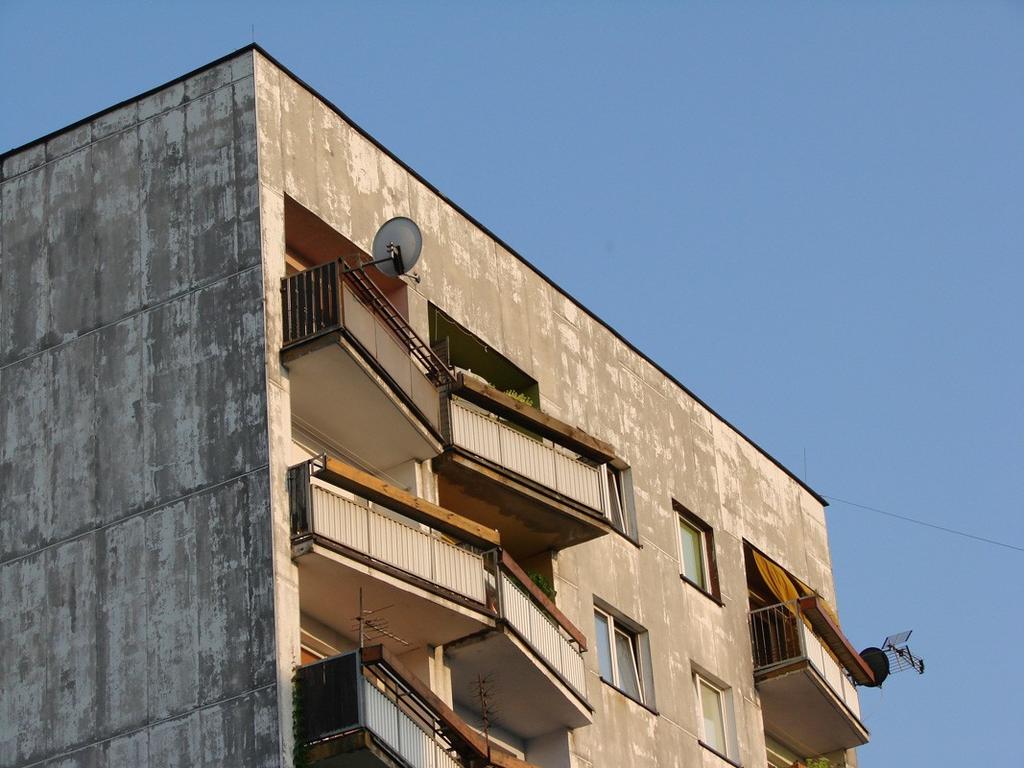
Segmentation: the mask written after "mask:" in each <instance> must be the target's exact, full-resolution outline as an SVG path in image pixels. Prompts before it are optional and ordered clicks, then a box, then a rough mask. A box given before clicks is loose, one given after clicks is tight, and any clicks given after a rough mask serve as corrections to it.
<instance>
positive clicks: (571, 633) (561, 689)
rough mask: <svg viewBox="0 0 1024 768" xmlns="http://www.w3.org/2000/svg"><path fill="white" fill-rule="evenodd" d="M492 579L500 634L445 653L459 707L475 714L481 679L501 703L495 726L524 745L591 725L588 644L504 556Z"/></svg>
mask: <svg viewBox="0 0 1024 768" xmlns="http://www.w3.org/2000/svg"><path fill="white" fill-rule="evenodd" d="M495 574H496V585H497V601H498V616H499V617H500V619H501V624H502V631H501V632H492V633H483V634H479V635H474V636H470V637H467V638H465V639H463V640H459V641H456V642H455V643H452V644H451V645H449V646H448V647H447V648H446V649H445V652H446V654H447V655H448V658H449V659H450V660H451V662H452V664H451V670H452V691H453V694H452V695H453V698H454V700H455V702H456V704H458V705H459V706H460V707H462V708H464V709H468V710H472V711H477V710H478V708H479V703H478V701H477V700H476V697H475V696H474V695H473V692H474V684H475V683H476V681H477V680H478V679H480V678H483V679H486V680H488V681H489V685H490V687H491V688H492V690H493V692H494V695H495V697H496V698H497V700H498V701H499V702H500V704H499V706H498V710H499V711H498V713H497V715H496V717H495V719H496V721H497V722H498V723H499V724H500V725H502V726H503V727H505V728H507V729H508V730H510V731H512V732H513V733H515V734H517V735H519V736H521V737H522V738H527V739H529V738H533V737H535V736H540V735H542V734H545V733H550V732H551V731H553V730H556V729H559V728H578V727H580V726H583V725H588V724H589V723H590V722H591V721H592V709H591V707H590V704H589V703H588V701H587V680H586V665H585V664H584V661H583V655H582V654H583V652H584V651H585V650H586V638H585V637H584V636H583V634H582V633H581V632H580V631H579V630H578V629H577V628H576V627H575V626H573V624H572V623H571V622H570V621H569V620H568V619H567V618H565V616H564V615H563V614H562V612H561V611H559V610H558V608H557V607H555V605H554V604H553V603H552V602H551V601H550V600H549V599H548V598H547V597H546V596H545V595H544V594H543V593H542V592H540V590H538V589H537V587H536V586H535V585H534V584H533V582H532V581H531V580H530V578H529V577H528V576H527V575H526V574H525V573H523V571H522V570H521V569H520V568H519V566H518V565H516V563H515V561H514V560H512V559H511V558H510V557H509V556H508V555H507V554H505V553H502V554H501V555H500V556H499V557H498V562H497V563H496V568H495ZM538 660H539V661H540V662H541V663H537V661H538Z"/></svg>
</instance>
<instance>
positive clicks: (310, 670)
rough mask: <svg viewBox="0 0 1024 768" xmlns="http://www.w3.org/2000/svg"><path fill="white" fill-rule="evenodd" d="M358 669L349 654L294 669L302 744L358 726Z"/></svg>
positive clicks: (356, 659) (356, 660)
mask: <svg viewBox="0 0 1024 768" xmlns="http://www.w3.org/2000/svg"><path fill="white" fill-rule="evenodd" d="M358 665H359V654H357V653H349V654H345V655H344V656H335V657H333V658H330V659H325V660H324V661H321V662H318V663H316V664H310V665H308V666H304V667H299V668H298V670H297V671H296V677H297V679H296V682H297V684H298V686H299V695H300V696H301V697H302V711H303V721H304V731H305V732H304V733H303V734H302V738H303V740H304V741H305V742H306V743H311V742H314V741H318V740H319V739H323V738H326V737H328V736H331V735H332V734H335V733H340V732H342V731H345V730H347V729H349V728H353V727H355V726H358V725H359V694H358V691H357V688H356V686H357V685H358V684H359V681H360V680H362V675H361V674H359V667H358Z"/></svg>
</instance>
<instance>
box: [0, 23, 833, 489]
mask: <svg viewBox="0 0 1024 768" xmlns="http://www.w3.org/2000/svg"><path fill="white" fill-rule="evenodd" d="M251 51H256V52H257V53H259V54H260V55H261V56H263V57H264V58H266V59H267V60H268V61H269V62H270V63H271V64H273V65H274V66H275V67H277V68H278V69H279V70H281V71H282V72H283V73H284V74H286V75H287V76H288V77H290V78H291V79H292V80H294V81H295V82H296V83H298V84H299V85H300V86H302V87H303V88H305V89H306V90H307V91H309V92H310V94H312V95H313V96H315V97H316V98H317V99H319V100H320V101H322V102H323V103H324V104H325V105H326V106H327V107H328V108H330V110H331V111H332V112H334V113H335V114H336V115H338V117H340V118H341V119H342V120H344V121H345V122H346V123H348V124H349V125H350V126H351V127H352V128H353V129H354V130H355V131H356V132H358V133H359V135H360V136H362V137H363V138H365V139H366V140H367V141H369V142H370V143H371V144H373V145H374V146H375V147H377V149H379V150H380V151H381V152H383V153H384V154H386V155H387V156H388V157H389V158H391V159H392V160H394V161H395V162H396V163H398V165H399V166H401V167H402V169H403V170H405V171H406V172H407V173H409V174H410V175H412V176H413V177H414V178H415V179H416V180H417V181H419V182H420V183H421V184H423V185H424V186H425V187H427V189H429V190H430V191H431V192H433V193H434V194H435V195H437V196H438V197H439V198H440V199H441V200H443V201H444V202H445V203H447V204H448V205H450V206H451V207H452V208H454V209H455V210H456V211H458V212H459V213H460V214H461V215H462V216H465V217H466V220H467V221H469V222H470V223H471V224H472V225H473V226H475V227H477V228H478V229H479V230H480V231H481V232H483V233H484V234H486V235H487V236H488V237H490V238H491V239H492V240H494V242H496V243H497V244H498V245H500V246H501V247H502V248H504V249H505V250H506V251H508V252H509V253H510V254H512V255H513V256H514V257H515V258H517V259H519V261H521V262H522V263H523V264H524V265H525V266H526V267H527V268H528V269H530V270H531V271H532V272H533V273H534V274H536V275H537V276H538V277H539V278H540V279H541V280H543V281H544V282H546V283H547V284H548V285H550V286H551V287H552V288H554V289H555V290H557V291H558V292H559V293H560V294H562V295H563V296H565V297H566V298H567V299H568V300H569V301H571V302H572V303H573V304H574V305H575V306H576V307H577V308H578V309H580V310H581V311H582V312H584V313H586V315H587V316H588V317H590V318H591V319H592V320H594V321H596V322H597V323H598V324H600V325H601V326H602V327H604V328H605V329H607V330H608V331H610V332H611V334H612V335H613V336H614V337H615V338H616V339H618V340H619V341H620V342H622V343H623V344H624V345H625V346H626V347H627V348H628V349H629V350H631V351H632V352H634V353H635V354H637V355H639V356H640V357H641V358H643V359H644V360H645V361H647V362H648V363H649V364H650V365H652V366H653V367H654V368H655V370H657V371H658V372H659V373H660V374H661V375H663V376H664V377H665V378H667V379H668V380H669V381H670V382H672V383H673V384H675V385H676V386H677V387H679V389H681V390H682V391H683V392H685V393H686V394H687V395H689V396H690V397H691V398H693V399H694V400H695V401H696V402H697V403H698V404H700V406H701V407H703V408H705V409H706V410H707V411H708V412H709V413H710V414H711V415H712V416H714V417H715V418H716V419H718V420H719V421H721V422H722V423H723V424H725V425H726V426H727V427H729V429H731V430H732V431H734V432H735V433H736V434H737V435H739V436H740V437H741V438H743V439H744V440H746V441H747V442H748V443H750V445H751V446H752V447H753V448H754V449H755V450H756V451H757V452H758V453H760V454H761V455H762V456H764V457H765V458H766V459H768V461H770V462H771V463H772V464H773V465H774V466H775V467H776V468H778V469H780V470H781V471H782V472H783V473H784V474H786V475H787V476H788V477H789V478H790V479H791V480H793V481H794V482H795V483H796V484H797V485H799V486H800V487H801V488H803V489H804V490H805V491H807V493H809V494H810V495H811V496H812V497H813V498H814V500H815V501H817V502H818V503H820V504H821V505H822V506H823V507H827V506H828V505H829V503H828V500H827V499H825V498H824V497H823V496H821V494H819V493H818V492H817V491H815V490H814V489H813V488H811V487H810V486H809V485H808V484H807V483H806V482H804V481H803V480H801V479H800V478H799V477H797V475H796V474H795V473H793V472H792V471H791V470H790V469H789V468H787V467H786V466H785V465H784V464H782V462H780V461H779V460H778V459H776V458H775V457H774V456H772V455H771V454H770V453H768V451H766V450H765V449H764V448H762V447H761V446H760V445H758V444H757V442H755V441H754V440H751V439H750V437H749V436H747V435H746V434H744V433H743V431H742V430H740V429H739V428H738V427H736V425H735V424H733V423H732V422H730V421H729V420H728V419H726V418H725V417H724V416H722V415H721V414H720V413H718V411H716V410H715V409H714V408H712V407H711V406H710V405H708V404H707V403H706V402H705V401H704V400H703V399H702V398H701V397H700V396H698V395H697V394H696V393H694V392H693V391H692V390H691V389H690V388H689V387H687V386H686V385H685V384H683V383H682V382H681V381H679V379H677V378H676V377H675V376H673V375H672V374H671V373H669V372H668V371H667V370H665V369H664V368H663V367H662V366H661V365H659V364H658V363H657V362H656V361H654V360H653V359H651V358H650V357H649V356H648V355H646V354H644V352H642V351H641V350H640V349H638V348H637V347H636V346H635V345H634V344H633V343H632V342H630V341H629V340H628V339H627V338H626V337H625V336H623V335H622V334H621V333H619V332H618V331H617V330H615V329H614V328H613V327H612V326H611V325H609V324H608V323H606V322H605V321H604V320H602V319H601V318H600V317H598V316H597V314H595V313H594V312H592V311H591V310H590V309H588V308H587V307H586V306H584V305H583V304H582V303H581V302H580V301H579V300H578V299H577V298H576V297H575V296H573V295H572V294H571V293H569V292H568V291H566V290H565V289H564V288H562V287H561V286H560V285H558V283H556V282H555V281H554V280H552V279H551V278H550V277H548V276H547V275H546V274H544V272H542V271H541V270H540V269H539V268H538V267H537V266H536V265H534V264H533V263H531V262H530V261H529V260H528V259H526V258H525V257H524V256H523V255H522V254H520V253H519V252H518V251H517V250H516V249H515V248H513V247H512V246H511V245H509V244H508V243H507V242H505V241H504V240H503V239H502V238H500V237H499V236H498V235H496V234H495V233H494V232H492V231H491V230H490V229H489V228H488V227H487V226H485V225H484V224H482V223H481V222H479V221H478V220H477V219H476V218H474V217H473V216H472V215H471V214H470V213H468V212H467V211H466V210H465V209H464V208H463V207H462V206H460V205H459V204H458V203H456V202H454V201H453V200H451V198H449V197H448V196H447V195H445V194H444V193H443V192H441V191H440V190H439V189H438V188H437V187H435V186H434V185H433V184H431V183H430V182H429V181H427V179H425V178H424V177H423V176H422V175H420V174H419V173H418V172H417V171H416V170H415V169H413V168H412V167H411V166H409V165H408V164H407V163H406V162H404V161H403V160H402V159H401V158H399V157H398V156H397V155H396V154H395V153H394V152H392V151H391V150H390V149H388V148H387V147H385V146H384V145H383V144H381V143H380V142H379V141H378V140H377V139H375V138H374V137H373V136H371V135H370V134H369V133H368V132H367V131H366V130H365V129H364V128H363V127H362V126H360V125H359V124H358V123H356V122H355V121H354V120H353V119H352V118H350V117H349V116H348V115H347V114H345V113H344V112H343V111H342V110H341V109H339V108H338V107H337V106H336V105H335V104H334V103H333V102H331V101H330V99H327V98H325V97H324V96H323V95H322V94H321V93H320V92H319V91H317V90H316V89H315V88H313V87H312V86H311V85H309V84H308V83H307V82H306V81H304V80H303V79H302V78H301V77H299V76H298V75H296V74H295V73H294V72H292V71H291V70H290V69H289V68H288V67H286V66H285V65H284V64H282V63H281V62H280V61H278V60H277V59H276V58H274V56H273V55H272V54H270V53H269V52H268V51H267V50H266V49H264V48H263V47H262V46H261V45H260V44H259V43H255V42H254V43H249V44H247V45H244V46H242V47H241V48H238V49H237V50H234V51H232V52H231V53H228V54H226V55H224V56H221V57H220V58H218V59H215V60H214V61H211V62H208V63H206V64H203V65H202V66H200V67H197V68H196V69H193V70H191V71H189V72H186V73H185V74H183V75H180V76H178V77H176V78H174V79H173V80H168V81H167V82H165V83H162V84H161V85H158V86H156V87H155V88H150V89H149V90H148V91H144V92H143V93H140V94H137V95H136V96H132V97H131V98H128V99H125V100H123V101H120V102H118V103H117V104H114V105H113V106H110V107H106V108H105V109H101V110H100V111H98V112H95V113H93V114H91V115H89V116H87V117H83V118H82V119H81V120H77V121H75V122H74V123H71V124H70V125H66V126H64V127H63V128H58V129H57V130H55V131H51V132H50V133H47V134H46V135H44V136H41V137H39V138H37V139H33V140H32V141H29V142H26V143H25V144H22V145H21V146H18V147H14V148H13V149H9V150H7V151H6V152H3V153H0V163H3V162H4V161H5V160H7V159H8V158H10V157H13V156H14V155H16V154H18V153H20V152H24V151H25V150H27V149H31V148H32V147H34V146H37V145H39V144H42V143H45V142H47V141H50V140H51V139H53V138H55V137H57V136H59V135H60V134H62V133H65V132H67V131H71V130H74V129H75V128H78V127H80V126H82V125H85V124H86V123H89V122H92V121H93V120H96V119H97V118H99V117H102V116H103V115H106V114H108V113H110V112H113V111H114V110H117V109H120V108H121V107H124V106H127V105H128V104H131V103H132V102H135V101H138V100H139V99H143V98H146V97H147V96H151V95H152V94H154V93H157V92H158V91H162V90H164V89H165V88H169V87H171V86H173V85H177V84H178V83H180V82H183V81H185V80H188V79H189V78H191V77H194V76H196V75H198V74H201V73H203V72H205V71H206V70H208V69H212V68H213V67H216V66H219V65H220V64H223V63H224V62H226V61H230V60H231V59H233V58H236V57H237V56H240V55H242V54H244V53H248V52H251Z"/></svg>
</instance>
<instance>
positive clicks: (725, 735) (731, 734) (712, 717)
mask: <svg viewBox="0 0 1024 768" xmlns="http://www.w3.org/2000/svg"><path fill="white" fill-rule="evenodd" d="M693 680H694V684H695V686H696V688H697V701H698V702H699V707H700V713H699V714H700V718H699V719H700V741H701V743H702V744H703V745H704V746H706V747H709V748H710V749H711V750H713V751H715V752H717V753H718V754H720V755H722V756H723V757H727V758H730V759H731V758H733V757H734V756H735V755H736V752H737V750H736V745H735V740H736V735H735V731H736V729H735V727H734V725H733V712H732V699H731V697H730V695H729V690H728V689H726V688H724V687H722V686H720V685H718V684H717V683H713V682H711V681H710V680H708V679H707V678H706V677H704V676H703V675H700V674H696V675H694V676H693Z"/></svg>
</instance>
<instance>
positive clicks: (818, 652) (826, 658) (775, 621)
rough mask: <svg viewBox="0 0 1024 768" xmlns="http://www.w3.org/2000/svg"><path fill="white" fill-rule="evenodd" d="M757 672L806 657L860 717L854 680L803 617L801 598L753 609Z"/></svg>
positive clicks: (751, 616)
mask: <svg viewBox="0 0 1024 768" xmlns="http://www.w3.org/2000/svg"><path fill="white" fill-rule="evenodd" d="M750 633H751V640H752V642H753V650H754V674H755V675H757V674H759V673H763V672H768V671H770V670H772V669H775V668H778V667H783V666H786V665H787V664H792V663H793V662H796V661H802V660H804V659H806V660H807V661H808V662H810V665H811V666H812V667H813V668H814V671H815V672H817V673H818V675H819V676H820V677H821V679H822V680H824V681H825V683H826V684H827V685H828V687H829V688H831V689H832V692H833V693H834V694H835V695H836V696H837V697H838V698H839V699H840V700H841V701H842V702H843V703H844V704H845V705H846V707H847V708H848V709H849V710H850V711H851V712H852V713H853V714H854V715H855V716H856V717H857V719H860V702H859V700H858V698H857V691H856V690H855V689H854V686H853V683H851V682H850V679H849V678H848V677H847V676H846V673H845V672H844V671H843V668H842V667H841V666H840V665H839V662H837V661H836V660H835V658H834V657H833V656H832V654H831V653H829V651H828V650H827V649H826V648H825V646H824V644H823V643H822V642H821V640H820V639H819V638H818V636H817V635H815V634H814V632H812V631H811V629H810V627H808V626H807V623H806V622H805V621H804V619H803V615H802V612H801V610H800V606H799V604H798V603H797V601H792V602H789V603H779V604H778V605H769V606H768V607H766V608H758V609H757V610H755V611H751V612H750Z"/></svg>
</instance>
